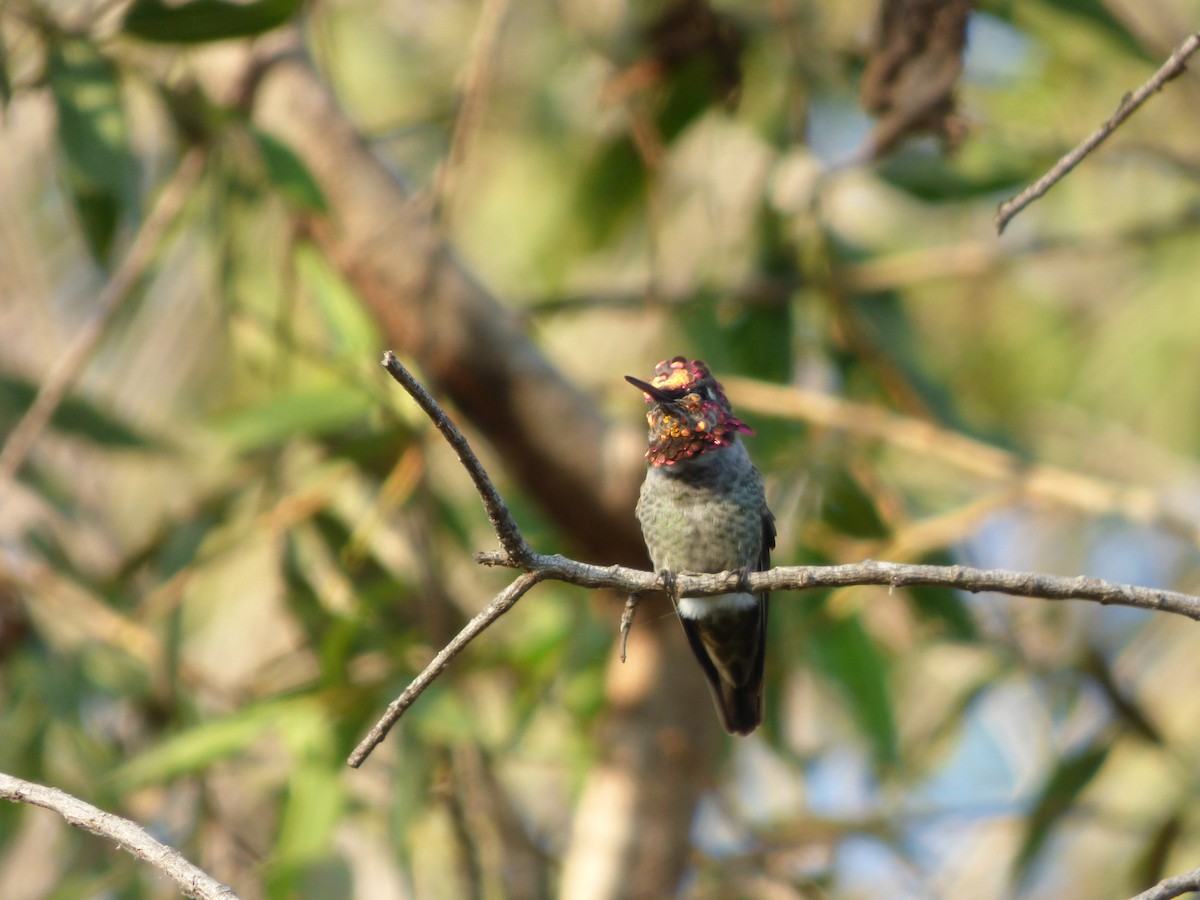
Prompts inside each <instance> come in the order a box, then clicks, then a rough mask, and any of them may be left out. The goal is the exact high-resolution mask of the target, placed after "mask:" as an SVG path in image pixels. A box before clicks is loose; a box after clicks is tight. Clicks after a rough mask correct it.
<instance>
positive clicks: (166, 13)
mask: <svg viewBox="0 0 1200 900" xmlns="http://www.w3.org/2000/svg"><path fill="white" fill-rule="evenodd" d="M301 5H302V0H259V2H257V3H228V2H225V0H191V2H188V3H172V4H168V3H164V2H163V0H137V2H136V3H134V4H133V6H131V7H130V8H129V12H127V13H126V14H125V21H124V22H122V23H121V29H122V30H123V31H124V32H125V33H126V34H127V35H130V36H131V37H136V38H141V39H142V40H143V41H156V42H158V43H164V44H202V43H205V42H208V41H222V40H227V39H229V38H244V37H252V36H254V35H256V34H262V33H263V32H264V31H270V30H271V29H272V28H277V27H278V26H280V25H282V24H283V23H284V22H286V21H287V20H288V19H290V18H291V17H292V16H294V15H296V13H298V12H299V11H300V7H301Z"/></svg>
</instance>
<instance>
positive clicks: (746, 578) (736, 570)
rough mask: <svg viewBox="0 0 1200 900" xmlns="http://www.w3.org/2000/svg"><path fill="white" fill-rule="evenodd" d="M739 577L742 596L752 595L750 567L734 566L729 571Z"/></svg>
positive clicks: (738, 587) (738, 584)
mask: <svg viewBox="0 0 1200 900" xmlns="http://www.w3.org/2000/svg"><path fill="white" fill-rule="evenodd" d="M729 571H730V572H732V573H733V574H734V575H736V576H737V589H738V593H740V594H749V593H750V567H749V566H734V567H733V568H732V569H730V570H729Z"/></svg>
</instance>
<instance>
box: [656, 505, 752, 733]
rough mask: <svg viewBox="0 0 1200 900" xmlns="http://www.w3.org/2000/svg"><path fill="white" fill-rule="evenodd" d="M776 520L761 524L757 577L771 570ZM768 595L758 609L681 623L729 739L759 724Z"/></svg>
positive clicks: (683, 619) (735, 611) (725, 613)
mask: <svg viewBox="0 0 1200 900" xmlns="http://www.w3.org/2000/svg"><path fill="white" fill-rule="evenodd" d="M774 547H775V517H774V516H773V515H771V512H770V510H767V511H766V513H765V514H764V515H763V520H762V546H761V548H760V550H759V555H758V563H757V568H756V571H760V572H765V571H767V570H768V569H770V568H771V550H772V549H774ZM767 600H768V594H767V593H765V592H764V593H761V594H759V595H758V603H757V604H755V605H754V606H751V607H743V608H741V609H738V610H732V609H730V610H727V611H725V612H724V613H723V614H716V615H711V614H710V615H709V616H706V617H705V618H703V619H691V618H684V617H680V619H679V621H680V623H682V625H683V633H684V634H685V635H687V639H688V643H689V644H690V645H691V647H692V652H693V653H694V654H695V656H696V659H697V660H699V662H700V668H701V670H702V671H703V672H704V677H705V680H707V681H708V689H709V692H710V693H711V694H712V698H713V703H714V704H715V705H716V707H717V714H718V715H719V716H720V718H721V724H722V725H723V726H724V727H725V730H726V731H728V732H729V733H730V734H749V733H750V732H752V731H753V730H754V729H755V728H757V727H758V726H759V725H761V724H762V683H763V664H764V661H765V658H766V649H767V606H768V602H767Z"/></svg>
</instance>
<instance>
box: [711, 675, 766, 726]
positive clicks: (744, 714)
mask: <svg viewBox="0 0 1200 900" xmlns="http://www.w3.org/2000/svg"><path fill="white" fill-rule="evenodd" d="M708 688H709V690H710V691H711V692H712V697H713V703H715V704H716V707H717V715H719V716H720V717H721V724H722V725H724V726H725V730H726V731H728V732H729V733H730V734H749V733H750V732H752V731H753V730H754V729H755V728H757V727H758V726H759V725H761V724H762V682H761V681H760V682H759V683H758V684H753V685H747V686H746V687H740V688H737V687H734V686H733V685H732V684H730V683H729V682H727V681H722V682H721V683H720V684H719V685H716V684H713V683H712V682H711V681H710V682H709V683H708Z"/></svg>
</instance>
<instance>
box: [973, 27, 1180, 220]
mask: <svg viewBox="0 0 1200 900" xmlns="http://www.w3.org/2000/svg"><path fill="white" fill-rule="evenodd" d="M1197 50H1200V32H1196V33H1194V34H1191V35H1189V36H1188V38H1187V40H1185V41H1184V42H1183V43H1182V44H1180V45H1179V46H1178V47H1176V48H1175V52H1174V53H1172V54H1171V56H1170V57H1169V58H1168V59H1167V61H1166V62H1165V63H1163V64H1162V66H1161V67H1160V68H1159V70H1158V71H1157V72H1155V73H1154V75H1153V76H1151V78H1150V80H1149V81H1147V82H1146V83H1145V84H1143V85H1142V86H1141V87H1140V88H1138V89H1137V90H1136V91H1133V92H1132V93H1129V94H1126V95H1125V96H1124V97H1122V98H1121V103H1120V104H1119V105H1118V106H1117V111H1116V112H1115V113H1113V114H1112V116H1111V117H1110V118H1109V119H1108V121H1107V122H1105V123H1104V124H1103V125H1101V126H1100V127H1099V128H1097V129H1096V130H1095V131H1094V132H1092V133H1091V134H1090V135H1088V137H1087V138H1085V139H1084V140H1083V141H1081V142H1080V143H1079V144H1078V145H1077V146H1076V147H1075V149H1074V150H1072V151H1071V152H1070V153H1068V154H1067V155H1066V156H1064V157H1063V158H1062V159H1060V160H1059V161H1058V162H1056V163H1055V164H1054V166H1053V167H1052V168H1051V169H1050V171H1049V172H1047V173H1046V174H1045V175H1043V176H1042V177H1041V178H1039V179H1038V180H1037V181H1035V182H1034V183H1033V184H1031V185H1029V187H1027V188H1025V190H1023V191H1021V193H1019V194H1017V195H1016V196H1015V197H1013V198H1012V199H1010V200H1005V201H1004V202H1003V203H1001V204H1000V208H999V209H998V210H997V211H996V219H995V222H996V234H1003V233H1004V228H1005V226H1007V225H1008V223H1009V222H1010V221H1011V220H1012V218H1013V216H1015V215H1016V214H1017V213H1019V212H1020V211H1021V210H1023V209H1024V208H1025V207H1027V206H1028V205H1029V204H1030V203H1032V202H1033V201H1034V200H1037V199H1038V198H1039V197H1041V196H1042V195H1043V194H1045V193H1046V191H1048V190H1050V188H1052V187H1054V185H1056V184H1057V183H1058V182H1060V181H1061V180H1062V179H1063V178H1065V177H1066V175H1067V174H1068V173H1069V172H1070V171H1071V170H1072V169H1074V168H1075V167H1076V166H1077V165H1079V164H1080V163H1081V162H1082V161H1083V159H1084V157H1086V156H1087V155H1088V154H1089V153H1091V152H1092V151H1093V150H1095V149H1096V148H1097V147H1098V146H1100V144H1101V143H1103V142H1104V140H1105V139H1106V138H1108V136H1109V135H1110V134H1112V133H1113V132H1114V131H1116V130H1117V129H1118V128H1119V127H1120V126H1121V124H1122V123H1123V122H1124V121H1125V120H1126V119H1128V118H1129V117H1130V116H1132V115H1133V114H1134V113H1135V112H1137V110H1138V108H1139V107H1140V106H1141V105H1142V104H1143V103H1145V102H1146V101H1147V100H1148V99H1149V98H1150V95H1151V94H1154V93H1157V92H1158V91H1160V90H1162V88H1163V85H1165V84H1166V83H1167V82H1168V81H1170V80H1171V79H1172V78H1177V77H1178V76H1179V75H1180V74H1182V73H1183V71H1184V70H1185V69H1186V68H1187V61H1188V57H1190V56H1191V55H1192V54H1193V53H1195V52H1196V51H1197Z"/></svg>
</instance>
